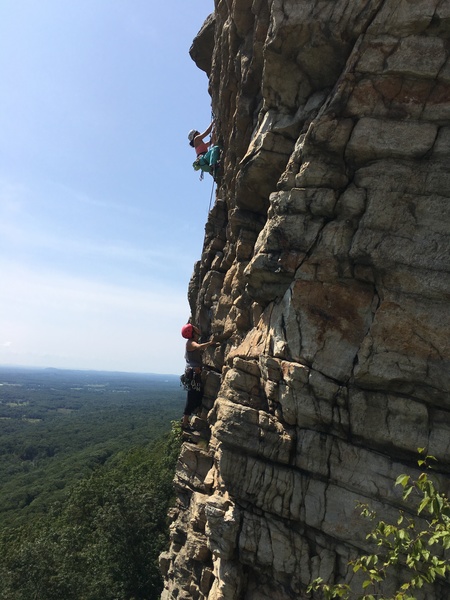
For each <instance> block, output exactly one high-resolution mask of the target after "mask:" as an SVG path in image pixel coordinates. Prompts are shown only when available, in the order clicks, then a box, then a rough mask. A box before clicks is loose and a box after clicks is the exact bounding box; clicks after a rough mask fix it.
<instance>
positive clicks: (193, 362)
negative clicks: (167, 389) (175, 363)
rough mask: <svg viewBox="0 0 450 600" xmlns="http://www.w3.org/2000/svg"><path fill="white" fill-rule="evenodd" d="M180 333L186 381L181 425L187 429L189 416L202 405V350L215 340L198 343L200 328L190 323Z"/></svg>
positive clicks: (188, 427)
mask: <svg viewBox="0 0 450 600" xmlns="http://www.w3.org/2000/svg"><path fill="white" fill-rule="evenodd" d="M181 335H182V336H183V337H184V338H186V339H187V342H186V352H185V354H184V357H185V359H186V369H185V379H186V381H187V399H186V406H185V407H184V412H183V422H182V426H181V427H182V429H184V430H185V431H189V429H190V424H189V417H190V416H191V415H192V413H194V412H195V411H196V410H197V409H199V408H200V407H201V405H202V398H203V387H202V366H203V362H202V352H203V351H204V350H205V348H208V346H212V345H213V344H214V343H215V342H214V340H210V341H209V342H205V343H203V344H199V343H198V340H199V338H200V329H198V327H195V326H194V325H191V324H190V323H188V324H187V325H183V327H182V328H181Z"/></svg>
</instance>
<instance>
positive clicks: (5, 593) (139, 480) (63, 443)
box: [0, 367, 184, 600]
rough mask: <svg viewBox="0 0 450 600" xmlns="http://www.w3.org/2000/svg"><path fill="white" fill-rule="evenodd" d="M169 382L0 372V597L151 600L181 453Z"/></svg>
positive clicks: (178, 407) (178, 399)
mask: <svg viewBox="0 0 450 600" xmlns="http://www.w3.org/2000/svg"><path fill="white" fill-rule="evenodd" d="M183 396H184V394H183V392H182V390H181V388H180V385H179V378H178V377H177V376H173V375H168V376H166V375H152V374H130V373H108V372H93V371H92V372H91V371H89V372H86V371H61V370H56V369H17V368H6V367H0V428H1V429H0V432H1V434H0V449H1V452H0V478H1V481H2V486H1V489H0V517H1V521H0V598H1V599H4V600H6V599H7V600H30V599H36V600H50V599H55V600H56V599H58V600H61V598H65V599H68V600H70V599H72V598H73V599H76V600H109V599H110V600H138V599H139V600H153V599H156V598H159V595H160V591H161V585H162V582H161V578H160V575H159V571H158V567H157V558H158V555H159V553H160V552H161V551H162V549H163V548H164V545H165V543H166V540H167V523H166V514H167V511H168V509H169V507H170V504H171V502H172V479H173V474H174V469H175V464H176V459H177V456H178V452H179V447H180V428H179V419H180V417H181V412H182V408H183V400H184V399H183Z"/></svg>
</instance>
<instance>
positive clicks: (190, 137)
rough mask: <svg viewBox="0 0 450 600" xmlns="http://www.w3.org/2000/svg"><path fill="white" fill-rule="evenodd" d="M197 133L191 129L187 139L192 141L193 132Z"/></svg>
mask: <svg viewBox="0 0 450 600" xmlns="http://www.w3.org/2000/svg"><path fill="white" fill-rule="evenodd" d="M196 133H197V130H196V129H191V130H190V132H189V133H188V140H189V141H190V142H192V140H193V139H194V138H195V134H196Z"/></svg>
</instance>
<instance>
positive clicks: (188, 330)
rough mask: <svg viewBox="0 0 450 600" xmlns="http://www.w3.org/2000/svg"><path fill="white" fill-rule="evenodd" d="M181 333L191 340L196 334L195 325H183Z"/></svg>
mask: <svg viewBox="0 0 450 600" xmlns="http://www.w3.org/2000/svg"><path fill="white" fill-rule="evenodd" d="M181 335H182V336H183V337H184V338H186V339H187V340H190V339H191V337H192V336H193V335H194V327H193V326H192V325H191V324H190V323H187V324H186V325H183V327H182V328H181Z"/></svg>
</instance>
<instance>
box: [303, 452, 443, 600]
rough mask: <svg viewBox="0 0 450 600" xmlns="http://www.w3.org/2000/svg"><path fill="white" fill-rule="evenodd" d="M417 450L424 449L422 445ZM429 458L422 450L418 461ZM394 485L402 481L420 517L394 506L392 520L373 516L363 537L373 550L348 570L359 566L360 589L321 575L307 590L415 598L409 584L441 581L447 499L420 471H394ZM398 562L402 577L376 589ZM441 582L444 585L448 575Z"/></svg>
mask: <svg viewBox="0 0 450 600" xmlns="http://www.w3.org/2000/svg"><path fill="white" fill-rule="evenodd" d="M419 452H420V453H421V454H422V455H424V454H425V450H424V449H423V448H419ZM432 460H435V458H434V457H432V456H426V457H424V458H423V459H421V460H419V461H418V464H419V466H425V467H428V465H429V462H430V461H432ZM396 485H400V486H402V488H403V499H404V500H406V499H408V500H409V501H411V500H412V501H417V502H418V508H417V515H418V516H420V517H421V519H422V520H421V521H420V522H419V521H418V520H416V519H414V518H411V517H408V516H406V515H405V514H404V513H403V512H401V511H400V512H399V517H398V519H397V522H396V523H395V524H388V523H385V522H384V521H379V522H378V524H377V525H376V527H375V528H374V529H373V530H372V531H371V533H369V534H368V536H367V539H368V540H370V541H372V542H374V543H375V544H376V545H377V546H378V547H379V553H377V554H370V555H364V556H360V557H359V558H357V559H356V560H354V561H352V563H350V564H351V565H352V566H353V571H354V572H357V571H359V570H361V571H362V572H363V573H364V574H365V575H366V578H365V580H364V581H363V583H362V590H361V592H359V593H358V592H357V591H355V590H352V589H351V588H350V586H349V585H347V584H334V585H332V584H326V583H324V582H323V580H322V579H321V578H318V579H316V580H314V581H313V582H312V584H311V585H310V586H309V588H308V592H317V591H320V592H321V597H323V598H325V600H333V599H336V598H341V599H343V600H416V599H415V596H414V595H413V593H414V590H417V589H421V588H423V586H424V585H425V584H434V583H435V582H436V581H441V582H442V583H444V584H445V577H446V576H447V575H448V574H450V565H449V561H448V550H449V549H450V501H449V499H448V498H447V496H446V495H445V494H443V493H440V492H439V491H438V489H437V487H436V485H435V483H434V482H433V480H432V479H431V477H430V476H429V475H428V474H427V473H426V472H423V473H421V474H420V476H419V477H418V478H417V480H413V479H412V478H411V477H410V476H409V475H400V476H399V477H398V478H397V480H396ZM361 507H362V513H361V514H362V515H363V516H364V517H366V518H369V519H371V520H374V519H375V518H376V513H374V512H373V511H370V510H369V508H368V507H367V506H366V505H361ZM424 524H425V527H423V525H424ZM400 567H402V568H403V572H406V573H407V574H408V577H407V580H406V581H405V582H404V583H403V584H402V585H400V587H399V588H398V589H397V590H396V591H395V592H394V593H393V594H390V595H389V598H388V597H387V596H385V595H383V592H382V591H381V590H382V584H383V582H385V581H387V580H388V579H389V578H390V576H391V575H392V574H395V575H397V574H398V572H399V568H400ZM447 585H449V587H450V584H449V583H448V580H447Z"/></svg>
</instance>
